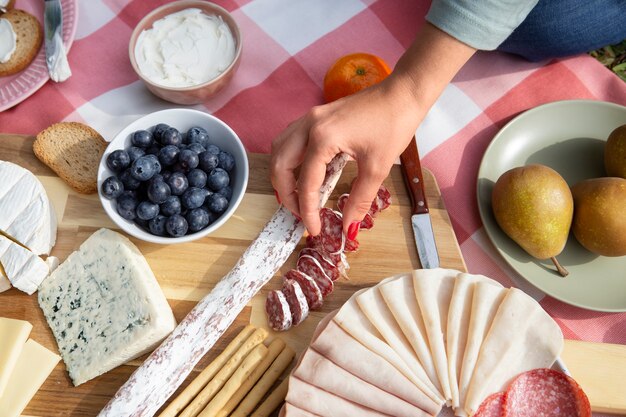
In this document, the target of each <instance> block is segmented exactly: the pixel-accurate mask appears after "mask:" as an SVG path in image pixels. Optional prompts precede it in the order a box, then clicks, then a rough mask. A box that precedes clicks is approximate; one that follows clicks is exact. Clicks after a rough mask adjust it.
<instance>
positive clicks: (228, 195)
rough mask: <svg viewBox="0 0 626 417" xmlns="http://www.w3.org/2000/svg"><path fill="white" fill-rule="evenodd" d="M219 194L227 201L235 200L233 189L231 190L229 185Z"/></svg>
mask: <svg viewBox="0 0 626 417" xmlns="http://www.w3.org/2000/svg"><path fill="white" fill-rule="evenodd" d="M217 193H218V194H221V195H223V196H224V197H225V198H226V200H228V201H230V199H231V198H233V189H232V188H230V186H229V185H227V186H226V187H224V188H222V189H221V190H219V191H218V192H217Z"/></svg>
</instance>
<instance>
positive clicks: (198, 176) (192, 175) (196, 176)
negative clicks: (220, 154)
mask: <svg viewBox="0 0 626 417" xmlns="http://www.w3.org/2000/svg"><path fill="white" fill-rule="evenodd" d="M206 180H207V175H206V172H204V171H203V170H201V169H198V168H196V169H192V170H191V171H189V173H188V174H187V181H189V186H190V187H196V188H204V186H205V185H206Z"/></svg>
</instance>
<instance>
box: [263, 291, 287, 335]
mask: <svg viewBox="0 0 626 417" xmlns="http://www.w3.org/2000/svg"><path fill="white" fill-rule="evenodd" d="M265 312H266V313H267V321H268V324H269V326H270V327H271V328H272V329H274V330H276V331H277V332H282V331H284V330H287V329H289V328H290V327H291V323H292V318H291V309H290V308H289V303H288V302H287V297H285V294H283V292H282V291H279V290H272V291H270V292H269V294H267V299H266V300H265Z"/></svg>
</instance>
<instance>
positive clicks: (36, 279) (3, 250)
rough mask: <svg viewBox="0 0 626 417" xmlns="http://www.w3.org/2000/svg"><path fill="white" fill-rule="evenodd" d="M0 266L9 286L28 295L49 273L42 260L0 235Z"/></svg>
mask: <svg viewBox="0 0 626 417" xmlns="http://www.w3.org/2000/svg"><path fill="white" fill-rule="evenodd" d="M0 266H1V267H2V268H1V269H2V271H3V272H4V275H5V276H6V278H8V279H9V281H11V284H12V285H13V286H14V287H15V288H17V289H18V290H22V291H24V292H25V293H27V294H29V295H30V294H32V293H34V292H35V291H37V288H39V284H41V283H42V282H43V280H44V279H46V277H47V276H48V273H49V268H48V265H47V264H46V263H45V262H44V260H43V259H41V258H40V257H39V256H37V255H35V254H34V253H33V252H31V251H29V250H28V249H26V248H24V247H23V246H20V245H18V244H17V243H15V242H14V241H12V240H11V239H9V238H7V237H6V236H4V235H0Z"/></svg>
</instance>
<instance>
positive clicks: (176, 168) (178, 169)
mask: <svg viewBox="0 0 626 417" xmlns="http://www.w3.org/2000/svg"><path fill="white" fill-rule="evenodd" d="M171 169H172V171H173V172H180V173H181V174H187V173H188V172H189V170H188V169H186V168H184V167H183V166H182V165H181V164H180V162H176V163H175V164H174V165H172V167H171Z"/></svg>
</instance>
